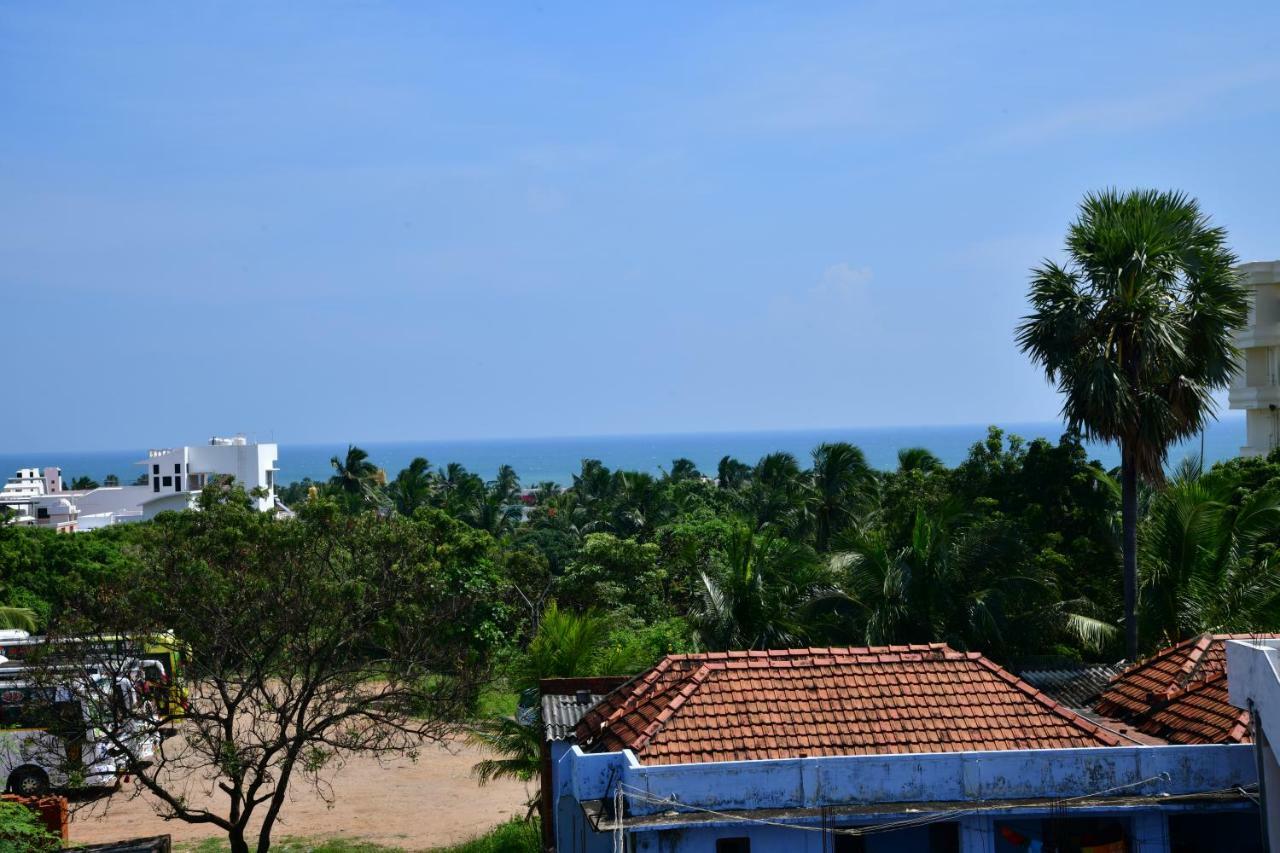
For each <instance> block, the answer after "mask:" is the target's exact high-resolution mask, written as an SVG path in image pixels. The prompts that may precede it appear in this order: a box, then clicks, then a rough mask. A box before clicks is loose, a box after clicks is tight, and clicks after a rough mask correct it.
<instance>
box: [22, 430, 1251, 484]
mask: <svg viewBox="0 0 1280 853" xmlns="http://www.w3.org/2000/svg"><path fill="white" fill-rule="evenodd" d="M1000 426H1001V427H1002V428H1003V429H1004V430H1005V431H1006V432H1009V433H1013V434H1015V435H1020V436H1022V437H1023V438H1026V439H1028V440H1030V439H1032V438H1037V437H1044V438H1048V439H1049V440H1051V441H1055V442H1056V441H1057V438H1058V436H1059V435H1061V433H1062V426H1061V424H1058V423H1052V422H1051V423H1022V424H1001V425H1000ZM986 434H987V427H986V425H985V424H974V425H969V426H904V427H876V428H850V429H815V430H795V431H786V432H739V433H730V432H724V433H696V434H688V435H678V434H664V435H633V436H600V437H594V438H592V437H586V438H536V439H502V440H496V439H495V440H484V441H403V442H367V443H366V442H357V443H358V444H360V446H361V447H363V448H364V449H365V450H367V451H368V452H369V456H370V458H371V459H372V461H373V462H374V463H375V464H377V465H378V466H379V467H381V468H384V469H386V471H387V474H388V476H389V477H394V476H395V475H396V473H397V472H398V471H399V470H400V469H401V468H404V467H406V466H407V465H408V464H409V461H410V460H411V459H413V458H414V457H415V456H425V457H426V458H427V459H428V460H430V461H431V464H432V465H436V466H441V467H443V466H444V465H446V464H448V463H450V462H458V463H461V464H462V465H465V466H466V467H467V469H468V470H471V471H474V472H476V473H478V474H480V475H482V476H484V477H486V478H489V477H492V476H493V475H494V474H495V473H496V472H497V470H498V466H500V465H503V464H509V465H511V466H512V467H514V468H515V469H516V472H517V473H518V474H519V475H520V480H521V482H522V483H524V484H526V485H531V484H534V483H537V482H540V481H544V480H554V481H555V482H557V483H561V484H567V483H569V482H571V478H572V475H573V473H574V472H576V471H577V470H578V469H579V467H580V465H581V462H582V460H583V459H599V460H601V461H602V462H604V464H605V465H607V466H609V467H610V468H624V469H628V470H639V471H650V472H653V473H655V474H657V473H660V472H661V471H662V470H664V469H666V468H669V467H670V465H671V460H673V459H676V458H679V457H685V458H688V459H692V460H693V461H694V462H695V463H697V465H698V468H699V469H700V470H701V471H702V472H703V473H706V474H712V475H714V473H715V470H716V465H717V464H718V463H719V461H720V459H721V457H723V456H726V455H729V456H733V457H735V458H737V459H739V460H741V461H743V462H747V463H754V462H755V461H756V460H757V459H759V458H760V457H761V456H764V455H765V454H767V453H772V452H774V451H778V450H785V451H789V452H791V453H794V454H795V455H796V457H797V458H798V459H800V461H801V463H802V464H804V463H805V461H806V460H807V459H808V458H809V453H810V452H811V451H812V450H813V448H814V447H815V446H816V445H818V444H820V443H822V442H824V441H848V442H852V443H853V444H856V445H858V446H859V447H861V448H862V450H863V452H864V453H866V455H867V460H868V461H869V462H870V463H871V464H872V465H873V466H875V467H877V468H882V469H890V468H893V467H895V466H896V465H897V454H898V450H899V449H901V448H904V447H925V448H928V449H929V450H930V451H932V452H933V453H934V454H935V455H936V456H938V457H939V458H941V459H942V461H943V462H945V463H946V464H948V465H955V464H957V463H959V462H960V461H962V460H963V459H964V458H965V456H966V455H967V454H968V452H969V448H970V447H971V446H972V445H973V443H974V442H976V441H981V440H983V439H984V438H985V437H986ZM278 443H279V445H280V462H279V467H280V482H281V483H288V482H293V481H295V480H301V479H303V478H304V477H310V478H311V479H313V480H321V479H326V478H328V477H329V476H330V474H332V473H333V470H332V468H331V466H330V464H329V460H330V458H331V457H333V456H335V455H337V456H342V455H344V454H345V453H346V449H347V445H346V443H345V442H344V443H334V444H290V443H289V442H288V441H287V440H278ZM1242 444H1244V418H1243V417H1240V416H1238V415H1235V414H1234V413H1233V414H1232V415H1231V416H1227V417H1224V418H1223V419H1222V420H1220V421H1218V422H1216V423H1214V424H1212V425H1211V426H1210V427H1209V428H1208V429H1207V430H1206V431H1205V435H1204V457H1205V463H1206V464H1212V463H1213V462H1216V461H1218V460H1220V459H1229V458H1231V457H1232V456H1235V455H1236V453H1237V452H1238V450H1239V447H1240V445H1242ZM1089 449H1090V454H1091V456H1092V457H1093V458H1095V459H1098V460H1099V461H1100V462H1102V464H1103V465H1105V466H1106V467H1108V468H1110V467H1114V466H1116V465H1118V464H1119V460H1120V457H1119V451H1118V450H1117V449H1116V448H1115V447H1114V446H1110V445H1092V446H1090V448H1089ZM1199 452H1200V441H1199V440H1194V441H1191V442H1188V443H1186V444H1184V445H1182V446H1179V447H1177V448H1175V449H1174V450H1173V451H1172V452H1171V453H1170V454H1169V460H1170V463H1171V464H1176V463H1177V462H1179V461H1181V460H1182V459H1183V458H1184V457H1186V456H1188V455H1193V454H1198V453H1199ZM146 455H147V454H146V450H145V449H141V448H137V449H125V450H118V451H100V452H92V453H87V452H77V451H65V452H56V451H55V452H39V453H23V452H19V451H11V450H9V449H8V448H4V449H0V474H3V475H4V476H10V472H12V471H14V470H16V469H18V468H23V467H45V466H50V465H53V466H58V467H60V468H62V473H63V477H64V478H66V479H70V478H72V477H77V476H80V475H85V476H89V477H92V478H93V479H95V480H98V481H101V480H102V479H103V478H104V477H106V476H107V475H108V474H115V475H116V476H118V477H119V478H120V481H121V482H122V483H128V482H130V481H132V480H133V479H134V478H135V477H137V475H138V474H139V473H141V472H142V470H143V469H142V467H141V466H140V465H138V464H135V463H137V462H139V461H140V460H142V459H145V458H146Z"/></svg>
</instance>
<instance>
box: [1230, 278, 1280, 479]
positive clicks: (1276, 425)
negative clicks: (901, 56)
mask: <svg viewBox="0 0 1280 853" xmlns="http://www.w3.org/2000/svg"><path fill="white" fill-rule="evenodd" d="M1240 272H1241V273H1243V274H1244V276H1245V281H1246V282H1247V283H1248V284H1249V286H1250V288H1251V289H1252V291H1253V300H1252V303H1251V304H1250V306H1249V320H1248V324H1247V325H1246V326H1245V327H1244V328H1243V329H1240V330H1239V331H1237V332H1236V335H1235V344H1236V346H1237V347H1239V348H1240V351H1241V359H1240V365H1239V369H1238V370H1237V371H1236V375H1235V378H1234V379H1233V380H1232V382H1231V390H1230V393H1229V397H1228V400H1229V402H1230V405H1231V408H1233V409H1243V410H1244V413H1245V444H1244V446H1243V447H1241V448H1240V455H1241V456H1263V455H1266V454H1267V453H1270V452H1271V451H1272V450H1274V449H1276V447H1280V261H1264V262H1261V263H1253V264H1243V265H1242V266H1241V267H1240Z"/></svg>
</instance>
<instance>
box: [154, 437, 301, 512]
mask: <svg viewBox="0 0 1280 853" xmlns="http://www.w3.org/2000/svg"><path fill="white" fill-rule="evenodd" d="M277 458H278V448H277V446H276V445H275V444H253V443H250V442H248V441H246V440H245V439H244V438H243V437H236V438H229V439H224V438H214V439H211V440H210V442H209V444H202V445H194V446H189V447H177V448H172V449H169V450H153V451H151V453H150V454H149V456H148V458H147V459H146V461H145V462H143V463H142V464H144V465H146V467H147V476H148V479H149V482H148V485H149V487H150V489H151V495H152V497H151V498H150V499H149V500H147V501H146V502H145V503H144V504H143V507H142V508H143V518H153V517H154V516H155V515H156V513H159V512H164V511H166V510H171V509H182V508H184V507H186V506H190V505H191V504H192V503H193V502H194V500H195V496H196V494H197V493H198V492H199V491H200V490H201V489H203V488H204V486H206V485H207V484H208V483H209V482H211V481H212V480H214V479H215V478H217V477H220V476H230V477H233V478H234V479H235V482H236V483H237V484H239V485H240V486H243V487H244V489H245V491H252V490H254V489H258V488H261V489H265V490H266V494H265V496H263V497H259V498H254V502H255V503H256V505H257V507H258V509H259V510H261V511H263V512H266V511H268V510H270V509H272V508H273V507H274V506H275V472H276V470H277V469H276V460H277Z"/></svg>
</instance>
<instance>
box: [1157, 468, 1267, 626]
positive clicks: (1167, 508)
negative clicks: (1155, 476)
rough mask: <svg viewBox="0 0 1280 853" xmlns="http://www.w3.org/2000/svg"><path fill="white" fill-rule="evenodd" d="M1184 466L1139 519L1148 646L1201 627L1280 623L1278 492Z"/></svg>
mask: <svg viewBox="0 0 1280 853" xmlns="http://www.w3.org/2000/svg"><path fill="white" fill-rule="evenodd" d="M1233 486H1234V484H1233V483H1231V482H1225V481H1221V480H1218V479H1215V478H1213V477H1212V476H1199V475H1198V471H1197V470H1195V469H1194V468H1191V467H1188V466H1184V468H1183V469H1182V471H1181V472H1180V473H1179V476H1177V477H1176V478H1175V479H1174V480H1173V481H1172V482H1171V483H1170V484H1169V486H1168V488H1166V489H1165V490H1164V491H1163V492H1161V493H1159V494H1157V495H1155V496H1154V497H1153V499H1152V502H1151V507H1150V509H1149V510H1148V512H1147V515H1146V518H1145V519H1144V521H1143V534H1144V539H1143V543H1142V546H1143V547H1142V557H1143V561H1142V562H1143V571H1142V590H1141V592H1142V595H1141V603H1142V613H1143V616H1144V631H1143V634H1144V638H1145V639H1147V640H1148V642H1147V645H1148V646H1150V647H1154V646H1160V645H1166V644H1168V643H1172V642H1176V641H1178V640H1181V639H1184V638H1186V637H1189V636H1193V635H1195V634H1200V633H1203V632H1205V631H1212V632H1221V631H1225V632H1244V631H1274V630H1276V629H1277V628H1280V554H1277V553H1275V549H1274V544H1275V543H1276V542H1277V541H1280V494H1277V493H1276V492H1275V491H1274V490H1271V489H1262V490H1259V491H1253V492H1248V493H1247V494H1246V495H1245V497H1244V498H1243V500H1242V501H1241V502H1240V503H1239V504H1238V505H1236V504H1233V503H1232V502H1231V498H1232V491H1233Z"/></svg>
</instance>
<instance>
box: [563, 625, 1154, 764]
mask: <svg viewBox="0 0 1280 853" xmlns="http://www.w3.org/2000/svg"><path fill="white" fill-rule="evenodd" d="M577 736H578V742H579V743H580V744H582V745H583V748H584V749H588V750H592V749H594V750H616V749H624V748H625V749H631V750H632V751H633V752H635V754H636V756H637V757H638V758H639V759H640V760H641V761H642V762H644V763H647V764H677V763H686V762H691V761H731V760H749V759H757V758H786V757H798V756H801V755H812V754H820V755H852V754H876V753H903V752H946V751H959V750H982V749H1026V748H1035V747H1091V746H1104V745H1105V746H1111V745H1116V744H1119V743H1131V742H1133V741H1132V739H1131V738H1128V737H1126V736H1124V735H1122V734H1119V733H1117V732H1114V731H1112V730H1110V729H1109V728H1107V727H1105V726H1104V725H1100V724H1099V723H1097V722H1094V721H1092V720H1089V719H1086V718H1085V717H1083V716H1081V715H1080V714H1078V713H1076V712H1074V711H1071V710H1070V709H1068V708H1066V707H1065V706H1063V705H1060V704H1058V703H1057V702H1055V701H1053V700H1052V699H1050V698H1049V697H1047V696H1046V695H1045V694H1043V693H1041V692H1040V691H1038V690H1036V689H1035V688H1033V687H1031V686H1030V685H1029V684H1027V683H1026V682H1023V681H1022V680H1020V679H1019V678H1017V677H1016V676H1014V675H1012V674H1011V673H1009V672H1007V671H1005V670H1004V669H1002V668H1001V667H999V666H997V665H996V664H994V663H992V662H991V661H989V660H987V659H986V658H984V657H983V656H982V655H980V654H977V653H963V652H957V651H954V650H953V649H950V648H948V647H946V646H945V645H942V644H930V645H909V646H893V647H889V648H885V647H873V648H847V649H827V648H821V649H783V650H773V651H770V652H769V653H768V654H767V655H764V654H761V653H758V652H717V653H710V654H704V655H671V656H668V657H666V658H664V659H663V660H662V661H661V662H659V663H658V665H657V666H655V667H654V668H653V669H651V670H649V671H648V672H646V673H644V674H642V675H640V676H638V677H637V678H635V679H633V680H632V681H630V682H628V683H627V684H625V685H623V686H622V687H620V688H618V689H617V690H615V691H614V692H613V693H611V694H609V695H608V696H606V697H605V698H604V700H602V701H601V702H600V704H599V705H597V706H596V707H595V708H593V709H591V711H589V712H588V713H587V715H586V716H584V717H583V719H582V721H581V722H580V723H579V726H578V732H577Z"/></svg>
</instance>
